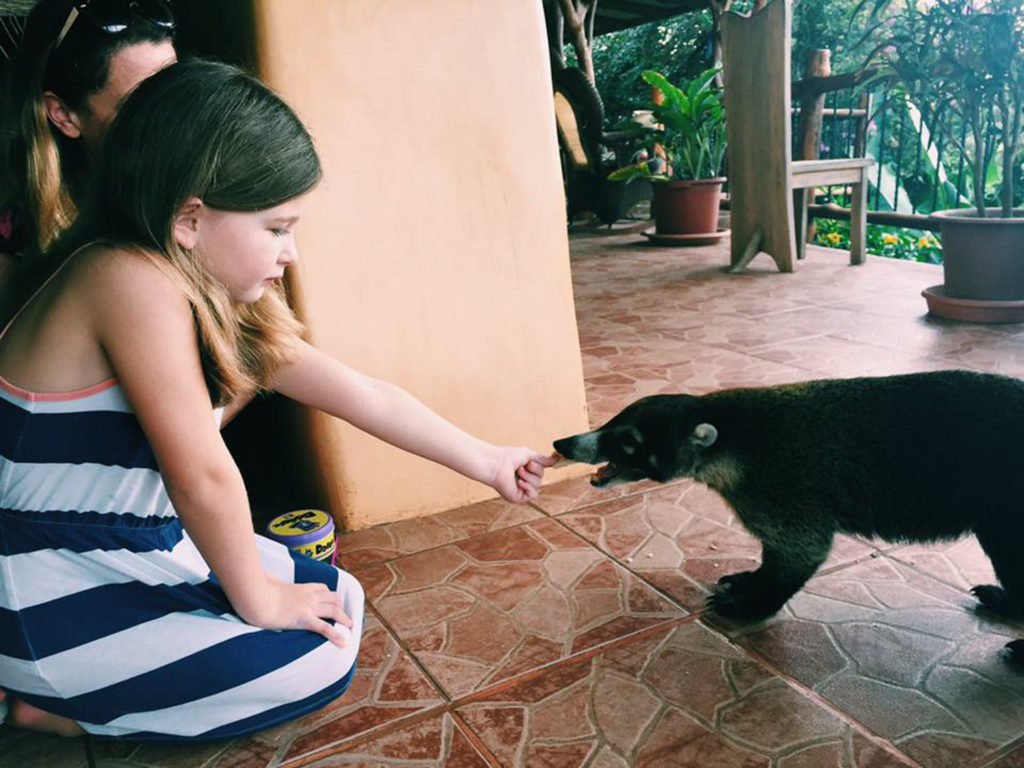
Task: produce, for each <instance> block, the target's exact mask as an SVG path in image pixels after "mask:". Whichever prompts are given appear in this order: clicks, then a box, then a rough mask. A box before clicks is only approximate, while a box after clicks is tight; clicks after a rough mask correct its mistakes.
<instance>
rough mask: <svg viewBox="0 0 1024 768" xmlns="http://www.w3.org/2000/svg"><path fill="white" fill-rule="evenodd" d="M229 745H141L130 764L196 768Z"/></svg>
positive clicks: (203, 764) (223, 743) (219, 743)
mask: <svg viewBox="0 0 1024 768" xmlns="http://www.w3.org/2000/svg"><path fill="white" fill-rule="evenodd" d="M229 746H230V745H229V744H228V743H226V742H216V743H201V744H181V743H177V744H150V743H146V744H142V745H141V746H140V747H139V749H138V750H137V751H136V752H134V753H133V754H132V756H131V758H130V762H131V763H133V764H138V765H145V766H152V768H198V767H199V766H203V767H205V766H207V765H208V764H209V763H211V762H213V761H214V760H215V759H216V758H218V757H219V756H220V755H221V754H222V753H223V752H224V751H225V750H226V749H227V748H228V747H229Z"/></svg>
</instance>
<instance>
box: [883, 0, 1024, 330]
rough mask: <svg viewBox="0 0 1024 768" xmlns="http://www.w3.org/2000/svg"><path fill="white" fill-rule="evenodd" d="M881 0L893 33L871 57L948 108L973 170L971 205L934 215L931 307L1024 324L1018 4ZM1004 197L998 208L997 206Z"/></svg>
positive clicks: (916, 94)
mask: <svg viewBox="0 0 1024 768" xmlns="http://www.w3.org/2000/svg"><path fill="white" fill-rule="evenodd" d="M890 6H891V2H888V0H882V1H881V2H879V3H878V7H876V12H877V11H878V10H879V7H881V8H885V9H887V10H888V11H889V13H888V14H887V15H886V16H885V17H884V18H883V19H882V22H881V23H882V24H883V25H885V28H886V29H887V30H888V31H887V32H886V34H885V35H884V36H883V41H882V43H881V44H880V45H878V46H877V47H876V48H875V50H874V52H873V54H872V56H871V57H870V58H871V63H874V64H881V65H882V69H881V75H882V76H889V77H894V78H895V80H896V82H897V83H898V84H899V85H900V86H901V89H902V91H903V92H904V93H905V94H906V95H907V96H909V97H910V98H911V99H913V100H914V101H916V102H918V103H925V104H929V105H931V106H932V107H935V108H937V109H946V110H951V111H952V118H953V119H952V120H944V121H938V122H939V123H940V125H942V126H944V127H945V128H946V130H947V135H946V139H947V140H948V141H950V142H953V143H954V144H955V145H956V146H957V147H958V149H959V151H960V152H961V153H962V155H963V157H964V159H965V163H966V165H967V166H968V168H969V169H970V174H971V181H972V184H971V187H972V192H973V195H972V197H973V203H974V207H973V209H972V208H958V209H953V210H945V211H936V212H935V213H933V214H932V216H933V217H934V218H936V219H937V220H938V222H939V226H940V232H941V237H942V249H943V254H944V262H943V270H944V278H945V284H944V285H938V286H933V287H932V288H928V289H926V290H925V292H924V296H925V299H926V300H927V302H928V307H929V311H931V312H932V313H934V314H937V315H941V316H943V317H949V318H952V319H957V320H968V321H975V322H1019V321H1022V320H1024V209H1021V208H1019V207H1018V208H1015V207H1014V199H1015V192H1019V191H1020V190H1015V185H1014V176H1015V173H1017V172H1019V170H1020V167H1021V159H1022V157H1021V149H1022V141H1021V139H1022V135H1024V125H1022V111H1024V4H1022V3H1021V2H1020V0H933V2H931V3H929V4H923V3H922V4H917V3H914V2H906V1H905V0H904V2H903V4H902V6H901V7H900V8H899V9H895V10H894V9H892V8H891V7H890ZM995 191H998V205H997V206H995V205H992V203H994V202H996V201H995V200H993V199H992V198H993V192H995Z"/></svg>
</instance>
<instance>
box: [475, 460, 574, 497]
mask: <svg viewBox="0 0 1024 768" xmlns="http://www.w3.org/2000/svg"><path fill="white" fill-rule="evenodd" d="M556 461H558V456H557V455H551V456H544V455H542V454H539V453H537V452H536V451H531V450H530V449H529V448H498V449H497V455H496V463H497V470H496V471H495V474H494V482H492V483H491V487H492V488H494V490H496V491H497V492H498V493H500V494H501V497H502V498H503V499H505V500H506V501H511V502H515V503H522V502H525V501H532V500H533V499H535V498H537V494H538V493H540V483H541V480H542V479H543V477H544V470H545V469H546V468H548V467H550V466H552V465H554V463H555V462H556Z"/></svg>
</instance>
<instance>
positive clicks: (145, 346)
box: [74, 249, 351, 644]
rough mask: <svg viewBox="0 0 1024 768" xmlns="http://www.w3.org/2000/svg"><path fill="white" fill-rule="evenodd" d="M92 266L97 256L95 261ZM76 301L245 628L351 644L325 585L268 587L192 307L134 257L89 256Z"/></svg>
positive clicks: (186, 523)
mask: <svg viewBox="0 0 1024 768" xmlns="http://www.w3.org/2000/svg"><path fill="white" fill-rule="evenodd" d="M85 257H88V258H87V259H86V258H85ZM82 258H83V259H85V263H84V264H82V270H83V272H84V273H85V274H84V275H83V277H82V279H81V281H80V284H79V285H76V286H74V291H75V294H76V295H77V296H78V297H79V298H80V299H81V300H83V301H86V302H88V304H87V306H90V307H93V308H94V309H92V310H91V312H90V321H91V323H92V325H93V328H92V331H93V334H94V336H95V338H96V339H97V341H98V342H99V344H100V346H101V347H102V350H103V352H104V353H105V354H106V356H107V359H108V360H109V361H110V364H111V367H112V368H113V370H114V373H115V375H116V377H117V379H118V382H119V384H120V385H121V388H122V390H123V391H124V393H125V395H126V396H127V397H128V400H129V402H130V403H131V404H132V408H133V409H134V411H135V415H136V417H137V418H138V420H139V423H140V425H141V427H142V429H143V431H144V432H145V434H146V437H147V438H148V440H149V443H150V445H151V446H152V449H153V453H154V454H155V456H156V460H157V464H158V465H159V467H160V474H161V477H162V478H163V480H164V484H165V485H166V487H167V492H168V495H169V496H170V499H171V502H172V503H173V504H174V508H175V510H176V511H177V513H178V516H179V517H180V518H181V522H182V525H183V526H184V527H185V530H186V531H187V532H188V534H189V536H190V537H191V539H192V541H193V542H194V543H195V545H196V547H197V548H198V549H199V552H200V553H201V554H202V556H203V558H204V560H205V561H206V563H207V564H208V565H209V566H210V568H211V570H212V571H213V573H214V574H215V575H216V576H217V579H218V581H219V582H220V584H221V587H222V588H223V589H224V592H225V593H226V594H227V596H228V599H229V600H230V601H231V604H232V606H234V608H235V610H236V611H237V612H238V614H239V616H241V617H242V618H243V619H244V620H245V621H247V622H248V623H250V624H254V625H256V626H260V627H265V628H267V629H289V628H296V629H308V630H311V631H314V632H318V633H320V634H322V635H324V636H326V637H328V638H329V639H330V640H332V641H333V642H335V643H338V644H343V643H344V640H343V636H342V633H341V632H340V631H339V629H338V628H337V627H336V626H333V625H331V624H329V623H328V622H327V621H325V619H334V620H336V621H338V622H340V623H341V624H342V625H344V626H351V622H350V621H349V619H348V617H346V616H345V614H344V612H343V611H342V608H341V598H340V596H338V595H337V594H336V593H334V592H331V591H330V590H328V589H327V587H326V586H325V585H322V584H317V585H313V584H284V583H280V582H276V581H273V580H271V579H270V578H268V576H267V574H266V573H265V572H264V571H263V568H262V567H261V565H260V562H259V555H258V554H257V551H256V546H255V543H254V541H253V535H252V534H253V531H252V521H251V517H250V511H249V503H248V499H247V496H246V492H245V487H244V485H243V483H242V478H241V475H240V473H239V471H238V468H237V466H236V465H235V463H234V460H233V459H232V458H231V455H230V454H229V453H228V450H227V448H226V447H225V445H224V442H223V440H222V439H221V436H220V432H219V431H218V429H217V424H216V422H215V420H214V416H213V408H212V405H211V403H210V396H209V393H208V392H207V389H206V385H205V383H204V380H203V375H202V369H201V366H200V359H199V349H198V346H197V343H196V336H195V327H194V325H193V321H192V313H191V310H190V308H189V305H188V302H187V300H186V299H185V296H184V295H183V294H182V292H181V291H180V290H179V289H178V288H177V287H176V286H174V285H173V284H172V282H171V281H170V279H168V277H166V276H165V275H164V274H163V273H162V272H161V271H160V270H159V269H158V268H157V267H156V266H154V265H153V264H150V263H148V262H147V261H146V260H145V259H143V258H140V257H139V256H137V255H134V254H130V253H121V252H117V251H111V250H102V249H100V250H97V251H93V252H92V253H89V254H82Z"/></svg>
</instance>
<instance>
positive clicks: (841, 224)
mask: <svg viewBox="0 0 1024 768" xmlns="http://www.w3.org/2000/svg"><path fill="white" fill-rule="evenodd" d="M814 221H815V227H816V232H815V234H814V242H815V243H816V244H817V245H823V246H825V247H827V248H839V249H842V250H849V248H850V222H848V221H835V220H833V219H815V220H814ZM867 251H868V253H870V254H873V255H875V256H885V257H887V258H890V259H905V260H908V261H920V262H924V263H926V264H941V263H942V244H941V243H940V242H939V240H938V238H936V237H935V235H934V233H932V232H927V231H924V230H919V229H904V228H903V227H887V226H884V225H881V224H868V227H867Z"/></svg>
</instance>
